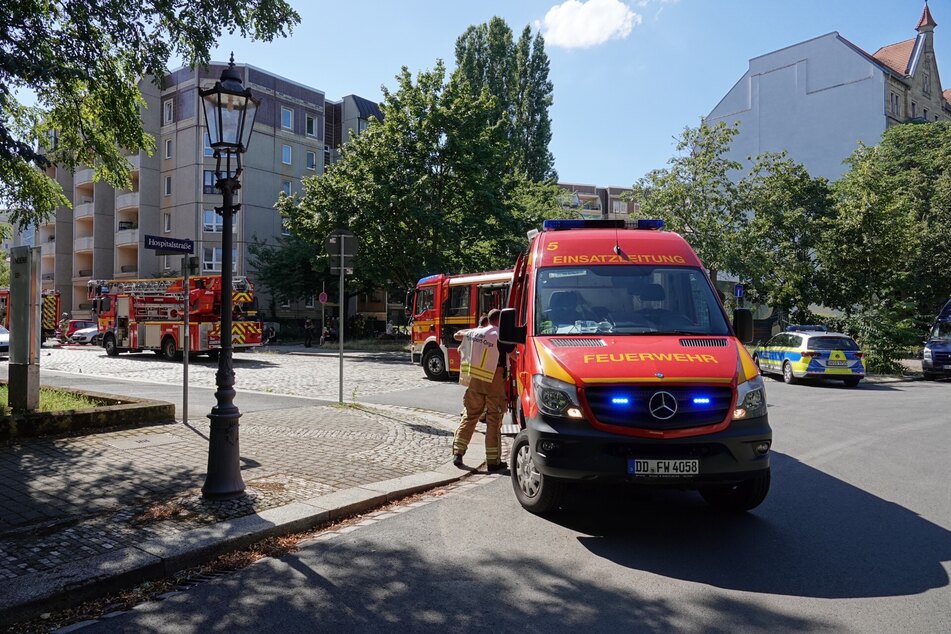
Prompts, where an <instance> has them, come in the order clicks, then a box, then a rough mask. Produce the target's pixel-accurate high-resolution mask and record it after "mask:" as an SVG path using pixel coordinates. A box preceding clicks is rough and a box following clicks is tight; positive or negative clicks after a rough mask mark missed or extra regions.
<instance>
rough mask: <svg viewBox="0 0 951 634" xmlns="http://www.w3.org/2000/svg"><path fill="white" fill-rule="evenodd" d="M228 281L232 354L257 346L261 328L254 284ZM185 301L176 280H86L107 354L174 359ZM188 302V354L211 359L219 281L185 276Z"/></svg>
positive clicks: (217, 331) (217, 332) (217, 339)
mask: <svg viewBox="0 0 951 634" xmlns="http://www.w3.org/2000/svg"><path fill="white" fill-rule="evenodd" d="M233 282H234V285H233V292H232V296H231V297H232V319H233V321H232V339H231V340H232V344H233V345H234V348H235V350H242V349H246V348H252V347H256V346H260V345H261V339H262V332H263V328H262V326H261V322H260V321H259V320H258V317H257V308H256V305H255V300H254V285H253V284H252V283H251V281H250V280H249V279H248V278H246V277H236V278H234V280H233ZM185 297H186V293H185V282H184V279H183V278H181V277H176V278H161V279H146V280H109V281H106V280H92V281H90V282H89V299H90V300H91V301H92V304H93V311H94V313H95V314H96V315H97V316H98V320H99V330H100V331H101V332H102V333H103V336H102V346H103V347H104V348H105V349H106V354H108V355H109V356H111V357H114V356H117V355H118V354H119V353H120V352H140V351H142V350H154V351H155V352H156V353H157V354H161V355H162V356H164V357H165V358H166V359H169V360H174V359H177V358H178V357H179V356H180V355H181V353H182V349H183V344H184V332H185V331H184V328H185V301H186V300H185ZM187 298H188V300H187V301H188V303H189V316H188V329H189V331H188V332H189V351H190V352H193V353H195V354H201V353H204V354H207V355H208V356H209V357H212V358H214V357H216V356H217V355H218V351H219V350H220V348H221V321H220V315H221V277H220V276H218V275H206V276H197V277H191V278H189V280H188V292H187Z"/></svg>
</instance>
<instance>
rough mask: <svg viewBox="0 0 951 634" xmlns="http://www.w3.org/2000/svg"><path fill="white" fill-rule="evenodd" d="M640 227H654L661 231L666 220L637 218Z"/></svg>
mask: <svg viewBox="0 0 951 634" xmlns="http://www.w3.org/2000/svg"><path fill="white" fill-rule="evenodd" d="M637 228H638V229H652V230H654V231H660V230H661V229H663V228H664V221H663V220H661V219H660V218H638V220H637Z"/></svg>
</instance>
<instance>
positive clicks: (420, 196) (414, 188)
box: [277, 62, 559, 289]
mask: <svg viewBox="0 0 951 634" xmlns="http://www.w3.org/2000/svg"><path fill="white" fill-rule="evenodd" d="M396 79H397V87H396V89H395V90H393V91H390V90H387V89H386V88H384V99H383V103H381V105H380V108H381V110H382V112H383V121H382V122H380V121H376V120H373V121H371V122H370V125H369V126H368V128H367V129H366V130H365V131H364V132H363V133H362V134H360V135H359V136H357V137H356V138H355V139H353V140H352V141H351V142H350V143H349V144H348V145H347V146H345V147H344V148H343V150H342V153H341V159H340V161H338V162H337V163H335V164H333V165H331V166H330V167H329V168H328V169H327V171H326V173H325V174H324V175H322V176H316V177H311V178H307V179H304V181H303V192H302V194H301V196H300V198H286V197H285V198H282V199H281V200H280V201H279V202H278V205H277V207H278V209H279V210H280V211H281V213H282V214H283V215H284V216H285V217H287V218H288V220H289V225H290V227H291V230H292V232H294V233H295V234H297V235H299V236H302V237H303V238H304V239H306V240H307V241H309V242H310V243H312V244H314V245H318V246H319V247H320V248H321V250H322V249H323V244H324V240H325V238H326V236H327V235H328V234H330V232H331V231H333V230H334V229H338V228H341V227H346V228H348V229H349V230H350V231H352V232H353V233H354V234H356V235H357V237H358V238H360V253H359V255H358V256H357V257H356V258H355V262H354V265H355V275H354V278H353V281H354V283H355V285H356V286H359V287H363V288H373V287H379V286H380V285H381V283H387V282H389V283H391V284H393V285H394V286H397V287H399V288H404V289H405V288H410V287H412V286H413V285H414V284H415V283H416V281H417V280H418V279H419V278H420V277H422V276H423V275H427V274H430V273H433V272H439V271H442V272H452V273H459V272H472V271H484V270H490V269H493V268H506V267H510V266H511V265H512V263H513V262H514V259H515V255H516V253H517V252H518V251H519V250H520V249H521V248H524V237H523V236H524V235H525V232H526V231H527V230H528V229H529V228H531V227H533V226H536V224H537V222H538V220H539V219H540V218H543V217H550V216H553V215H556V214H557V213H558V209H557V204H558V200H559V199H558V192H557V187H556V186H555V185H553V184H539V183H536V182H533V181H531V180H529V179H527V178H525V177H523V176H519V175H513V174H512V172H511V170H510V169H509V165H510V163H509V156H510V155H511V152H510V151H509V145H508V142H507V139H506V137H505V135H504V128H503V126H502V125H501V124H496V125H486V121H487V120H488V119H489V118H490V116H491V113H492V112H493V110H494V109H495V108H496V106H497V102H496V100H495V99H494V98H493V97H492V96H490V94H489V92H488V90H487V89H483V90H482V91H481V92H479V93H478V94H477V95H475V96H473V93H472V90H471V87H470V86H469V84H468V82H466V81H465V80H463V79H462V78H461V75H460V74H459V73H457V74H456V75H454V76H453V77H452V78H451V79H450V80H449V81H448V82H447V81H446V79H445V69H444V66H443V64H442V63H441V62H439V63H437V64H436V67H435V68H434V69H433V70H430V71H424V72H421V73H419V74H418V75H417V77H416V78H415V80H414V78H413V77H412V76H411V75H410V73H409V71H408V70H407V69H405V68H404V69H403V71H402V72H401V73H400V74H399V75H398V76H397V78H396Z"/></svg>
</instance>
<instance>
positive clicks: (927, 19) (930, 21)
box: [915, 0, 938, 30]
mask: <svg viewBox="0 0 951 634" xmlns="http://www.w3.org/2000/svg"><path fill="white" fill-rule="evenodd" d="M923 26H931V27H935V26H938V23H937V22H935V21H934V18H933V17H931V11H930V10H929V9H928V2H927V0H925V10H924V11H922V12H921V19H920V20H918V26H916V27H915V29H916V30H918V29H921V27H923Z"/></svg>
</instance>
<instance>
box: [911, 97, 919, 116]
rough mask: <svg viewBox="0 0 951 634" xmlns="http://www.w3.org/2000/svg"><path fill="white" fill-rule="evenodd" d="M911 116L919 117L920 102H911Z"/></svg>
mask: <svg viewBox="0 0 951 634" xmlns="http://www.w3.org/2000/svg"><path fill="white" fill-rule="evenodd" d="M911 118H912V119H916V118H918V104H916V103H915V102H914V101H912V102H911Z"/></svg>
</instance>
